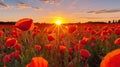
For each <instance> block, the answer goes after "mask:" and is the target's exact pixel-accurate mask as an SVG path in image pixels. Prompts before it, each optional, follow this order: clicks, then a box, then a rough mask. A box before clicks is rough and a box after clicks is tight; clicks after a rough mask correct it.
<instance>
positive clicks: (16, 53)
mask: <svg viewBox="0 0 120 67" xmlns="http://www.w3.org/2000/svg"><path fill="white" fill-rule="evenodd" d="M10 58H11V59H13V58H15V59H20V52H19V51H15V52H12V53H11V54H10Z"/></svg>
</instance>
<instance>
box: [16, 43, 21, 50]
mask: <svg viewBox="0 0 120 67" xmlns="http://www.w3.org/2000/svg"><path fill="white" fill-rule="evenodd" d="M14 48H15V49H16V50H21V49H22V46H21V44H19V43H17V44H15V46H14Z"/></svg>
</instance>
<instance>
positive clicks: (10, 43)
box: [6, 38, 17, 48]
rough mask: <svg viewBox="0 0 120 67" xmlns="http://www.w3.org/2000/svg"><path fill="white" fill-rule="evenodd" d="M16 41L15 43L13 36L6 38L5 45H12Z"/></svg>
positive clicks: (9, 46)
mask: <svg viewBox="0 0 120 67" xmlns="http://www.w3.org/2000/svg"><path fill="white" fill-rule="evenodd" d="M16 43H17V40H16V39H15V38H8V39H7V40H6V46H7V47H8V48H11V47H13V46H14V45H15V44H16Z"/></svg>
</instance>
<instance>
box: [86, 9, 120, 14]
mask: <svg viewBox="0 0 120 67" xmlns="http://www.w3.org/2000/svg"><path fill="white" fill-rule="evenodd" d="M116 12H120V9H118V10H98V11H88V12H87V13H94V14H102V13H116Z"/></svg>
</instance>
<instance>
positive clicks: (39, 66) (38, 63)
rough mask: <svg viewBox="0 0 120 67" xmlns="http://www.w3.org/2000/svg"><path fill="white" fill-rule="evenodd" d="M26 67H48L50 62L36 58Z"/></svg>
mask: <svg viewBox="0 0 120 67" xmlns="http://www.w3.org/2000/svg"><path fill="white" fill-rule="evenodd" d="M26 67H48V61H47V60H45V59H44V58H42V57H34V58H32V61H31V62H30V63H29V64H28V65H27V66H26Z"/></svg>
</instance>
